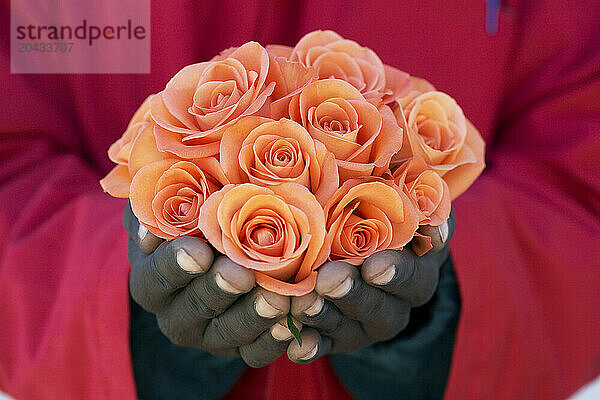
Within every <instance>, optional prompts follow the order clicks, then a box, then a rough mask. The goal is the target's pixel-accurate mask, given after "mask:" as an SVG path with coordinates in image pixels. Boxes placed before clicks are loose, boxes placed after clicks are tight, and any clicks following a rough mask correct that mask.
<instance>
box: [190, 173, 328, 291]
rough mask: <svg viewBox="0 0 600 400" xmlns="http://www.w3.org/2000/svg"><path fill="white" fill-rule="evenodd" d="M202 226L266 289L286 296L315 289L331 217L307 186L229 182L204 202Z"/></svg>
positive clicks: (223, 250) (219, 249) (200, 221)
mask: <svg viewBox="0 0 600 400" xmlns="http://www.w3.org/2000/svg"><path fill="white" fill-rule="evenodd" d="M199 226H200V230H201V231H202V232H203V233H204V236H205V237H206V238H207V239H208V241H209V242H210V244H212V245H213V246H214V247H215V248H216V249H217V250H218V251H219V252H221V253H223V254H225V255H227V256H228V257H229V258H230V259H231V260H233V261H234V262H236V263H238V264H240V265H242V266H244V267H246V268H249V269H252V270H254V274H255V276H256V283H257V284H258V285H260V286H262V287H264V288H265V289H267V290H270V291H273V292H275V293H279V294H282V295H286V296H301V295H304V294H307V293H309V292H310V291H312V290H313V289H314V287H315V283H316V279H317V272H316V269H317V267H319V265H320V264H321V263H322V260H319V259H318V258H317V256H318V254H319V251H320V250H321V246H322V245H323V240H324V238H325V220H324V215H323V208H322V207H321V205H319V203H318V202H317V199H316V198H315V196H314V195H313V194H312V193H310V191H309V190H308V189H307V188H305V187H304V186H302V185H300V184H297V183H283V184H281V185H277V186H270V187H269V188H266V187H260V186H257V185H254V184H251V183H245V184H241V185H233V184H232V185H228V186H225V187H224V188H223V189H222V190H220V191H218V192H216V193H214V194H213V195H212V196H210V197H209V198H208V199H207V200H206V202H205V203H204V204H203V205H202V208H201V210H200V220H199Z"/></svg>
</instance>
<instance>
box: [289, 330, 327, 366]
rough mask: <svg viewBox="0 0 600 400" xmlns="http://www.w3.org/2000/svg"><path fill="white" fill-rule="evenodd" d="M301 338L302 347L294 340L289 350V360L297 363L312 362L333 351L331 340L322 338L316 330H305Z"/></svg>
mask: <svg viewBox="0 0 600 400" xmlns="http://www.w3.org/2000/svg"><path fill="white" fill-rule="evenodd" d="M300 336H301V337H302V346H300V345H299V344H298V342H297V341H295V340H293V341H292V342H291V343H290V344H289V346H288V349H287V355H288V358H289V359H290V360H291V361H293V362H295V363H309V362H312V361H314V360H316V359H317V358H319V357H322V356H324V355H326V354H327V353H329V351H330V350H331V339H329V338H328V337H325V336H321V335H320V334H319V332H317V331H316V330H315V329H311V328H305V329H304V330H303V331H302V332H301V333H300Z"/></svg>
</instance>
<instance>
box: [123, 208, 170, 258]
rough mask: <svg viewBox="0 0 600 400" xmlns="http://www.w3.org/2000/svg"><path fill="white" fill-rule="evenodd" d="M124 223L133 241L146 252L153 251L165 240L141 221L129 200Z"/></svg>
mask: <svg viewBox="0 0 600 400" xmlns="http://www.w3.org/2000/svg"><path fill="white" fill-rule="evenodd" d="M123 225H124V226H125V230H126V231H127V233H128V234H129V237H130V238H131V239H133V242H134V243H135V244H136V245H137V246H138V247H139V248H140V249H141V250H142V251H143V252H144V253H147V254H150V253H152V252H153V251H154V250H156V248H157V247H158V246H159V245H160V244H161V243H162V242H163V241H164V240H163V239H161V238H159V237H157V236H156V235H154V234H153V233H152V232H150V231H149V230H148V228H146V227H145V226H143V225H141V224H140V223H139V221H138V219H137V217H136V216H135V214H134V213H133V211H132V210H131V203H130V202H127V206H125V211H124V212H123Z"/></svg>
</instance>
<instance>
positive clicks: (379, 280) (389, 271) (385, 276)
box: [371, 264, 396, 285]
mask: <svg viewBox="0 0 600 400" xmlns="http://www.w3.org/2000/svg"><path fill="white" fill-rule="evenodd" d="M395 275H396V266H395V265H394V264H392V265H390V266H388V267H387V268H386V269H384V270H383V272H381V273H380V274H378V275H376V276H375V277H374V278H373V279H371V282H372V283H374V284H375V285H385V284H387V283H390V281H391V280H392V278H393V277H394V276H395Z"/></svg>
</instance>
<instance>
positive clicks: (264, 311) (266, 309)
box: [254, 294, 281, 318]
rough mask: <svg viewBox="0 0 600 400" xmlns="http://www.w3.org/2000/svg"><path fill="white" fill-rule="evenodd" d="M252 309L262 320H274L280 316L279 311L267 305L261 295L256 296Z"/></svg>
mask: <svg viewBox="0 0 600 400" xmlns="http://www.w3.org/2000/svg"><path fill="white" fill-rule="evenodd" d="M254 307H255V309H256V312H257V313H258V315H260V316H261V317H263V318H274V317H276V316H278V315H281V310H279V309H277V308H275V307H273V306H272V305H271V304H269V303H268V302H267V300H266V299H265V297H264V296H263V295H262V294H258V295H257V296H256V302H255V303H254Z"/></svg>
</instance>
